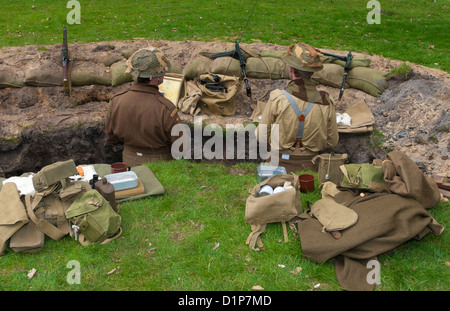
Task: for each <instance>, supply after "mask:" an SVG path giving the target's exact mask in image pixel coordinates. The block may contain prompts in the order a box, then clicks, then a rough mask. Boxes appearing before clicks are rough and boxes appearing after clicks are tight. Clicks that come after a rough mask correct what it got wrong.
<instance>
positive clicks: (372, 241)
mask: <svg viewBox="0 0 450 311" xmlns="http://www.w3.org/2000/svg"><path fill="white" fill-rule="evenodd" d="M386 160H387V161H388V162H385V164H384V166H383V169H384V176H385V177H384V178H385V182H386V184H387V188H388V189H389V192H382V193H369V192H366V193H365V196H360V195H358V194H356V193H355V192H354V191H350V190H345V189H342V188H338V189H339V191H336V192H335V193H334V194H333V197H334V200H335V202H336V203H338V204H342V205H344V206H347V207H348V208H351V209H353V210H354V211H355V212H356V213H357V215H358V221H357V222H356V223H355V224H354V225H353V226H351V227H349V228H347V229H345V230H344V231H342V236H341V237H340V238H339V239H334V238H333V237H332V236H331V235H330V234H329V233H327V232H323V230H322V228H323V225H322V224H321V223H320V222H319V220H318V219H316V218H314V217H312V216H311V215H309V214H307V213H303V214H302V215H300V216H299V219H300V221H299V222H298V230H299V235H300V241H301V247H302V253H303V255H304V256H305V257H306V258H308V259H310V260H312V261H314V262H317V263H323V262H325V261H327V260H330V259H334V260H335V271H336V276H337V278H338V281H339V284H340V286H341V287H342V288H343V289H347V290H373V289H374V288H375V283H374V282H368V281H367V276H368V274H369V272H370V269H371V268H367V266H366V264H367V263H368V261H370V260H372V259H376V257H377V256H378V255H381V254H385V253H388V252H392V251H394V250H396V249H397V248H398V247H400V246H401V245H402V244H404V243H406V242H408V241H409V240H411V239H422V238H423V237H424V236H426V235H427V234H429V233H433V234H434V235H436V236H439V235H441V234H442V232H443V230H444V227H443V226H442V225H441V224H439V223H438V222H437V221H436V220H435V219H434V218H433V216H432V215H431V214H430V213H429V212H428V211H427V209H428V208H431V207H433V206H435V205H437V204H439V201H440V195H439V191H438V188H437V185H436V184H435V183H434V184H433V181H432V180H431V179H430V178H428V177H427V176H425V175H424V174H423V173H422V172H421V171H420V170H419V168H418V167H417V166H416V165H415V164H414V162H412V160H410V159H409V158H408V157H407V156H406V155H405V154H403V153H401V152H398V151H393V152H391V153H389V154H388V156H387V157H386ZM389 161H390V162H389ZM391 163H392V164H391Z"/></svg>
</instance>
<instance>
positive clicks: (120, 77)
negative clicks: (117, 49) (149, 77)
mask: <svg viewBox="0 0 450 311" xmlns="http://www.w3.org/2000/svg"><path fill="white" fill-rule="evenodd" d="M110 70H111V85H112V86H116V85H121V84H124V83H128V82H133V76H132V75H131V73H126V72H125V71H126V70H127V64H126V62H124V61H120V62H117V63H114V64H112V65H111V67H110Z"/></svg>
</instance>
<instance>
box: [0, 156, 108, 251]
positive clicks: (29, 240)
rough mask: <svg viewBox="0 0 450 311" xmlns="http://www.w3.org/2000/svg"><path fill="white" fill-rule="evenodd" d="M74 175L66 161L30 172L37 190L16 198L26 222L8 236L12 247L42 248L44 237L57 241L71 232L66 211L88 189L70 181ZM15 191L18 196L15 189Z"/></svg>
mask: <svg viewBox="0 0 450 311" xmlns="http://www.w3.org/2000/svg"><path fill="white" fill-rule="evenodd" d="M77 174H78V171H77V170H76V166H75V163H74V161H73V160H68V161H60V162H55V163H53V164H50V165H48V166H45V167H44V168H42V169H41V170H40V171H39V172H38V173H37V174H35V175H33V184H34V185H35V186H36V187H37V189H40V190H36V192H35V194H34V195H31V194H27V195H24V196H23V199H22V200H20V202H21V204H22V209H23V212H24V213H25V218H26V222H25V223H24V225H23V226H22V227H21V228H20V230H17V231H16V232H15V233H14V234H13V235H12V236H11V239H10V248H11V249H12V250H14V251H15V252H35V251H38V250H40V249H42V247H43V245H44V239H45V236H48V237H50V238H51V239H53V240H59V239H61V238H62V237H64V236H66V235H70V236H73V235H74V230H73V229H74V228H73V227H72V226H71V223H70V221H69V219H68V218H67V216H66V212H67V211H68V210H69V209H70V207H71V206H72V205H73V203H74V202H75V201H76V200H77V199H78V198H80V197H81V196H82V195H83V194H84V193H86V192H88V191H91V190H92V188H91V186H90V184H89V183H88V182H85V181H71V180H70V178H69V177H70V176H73V175H77ZM10 185H14V184H13V183H6V184H5V185H4V186H3V188H2V191H6V190H4V189H5V187H6V189H8V187H10ZM16 192H17V193H16V196H18V197H19V192H18V191H17V188H16ZM102 198H103V197H102ZM105 200H106V199H105ZM2 201H3V200H2ZM9 201H11V202H14V201H13V200H9ZM16 201H17V200H16ZM2 205H3V204H2ZM110 208H111V209H112V207H110Z"/></svg>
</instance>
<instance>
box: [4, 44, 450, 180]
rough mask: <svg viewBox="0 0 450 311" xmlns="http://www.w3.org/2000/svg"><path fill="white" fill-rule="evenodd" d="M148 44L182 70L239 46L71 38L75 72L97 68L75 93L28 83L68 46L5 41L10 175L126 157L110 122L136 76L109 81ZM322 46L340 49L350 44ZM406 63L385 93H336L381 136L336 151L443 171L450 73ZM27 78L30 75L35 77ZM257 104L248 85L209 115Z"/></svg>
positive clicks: (240, 115) (278, 82)
mask: <svg viewBox="0 0 450 311" xmlns="http://www.w3.org/2000/svg"><path fill="white" fill-rule="evenodd" d="M148 45H151V46H155V47H158V48H160V49H162V50H164V51H165V53H166V54H167V55H168V57H169V59H171V61H172V62H173V64H172V69H173V71H175V72H182V71H183V70H184V69H185V68H187V67H188V65H189V64H192V62H193V61H195V60H196V59H199V58H202V57H203V58H204V56H200V53H201V52H213V53H216V52H222V51H228V50H231V49H233V44H232V43H224V42H194V41H180V42H169V41H120V42H101V43H90V44H69V50H70V52H71V53H72V56H73V59H74V68H77V70H78V74H79V73H80V72H85V71H86V70H88V71H89V72H90V73H91V74H93V77H94V78H92V79H93V80H90V81H88V83H87V85H74V86H73V88H72V93H71V96H66V95H65V94H64V92H63V89H62V86H61V85H60V84H61V79H60V77H59V76H56V78H55V77H53V78H55V84H57V85H51V84H49V85H45V86H43V85H29V84H33V83H30V81H32V80H31V78H32V77H33V75H32V73H34V72H36V70H37V69H38V70H42V68H44V69H45V68H47V67H48V68H47V69H51V70H52V72H58V73H61V72H62V68H61V65H60V56H61V45H52V46H25V47H10V48H3V49H1V50H0V80H1V79H4V78H5V74H4V73H5V72H6V73H7V74H6V77H7V78H8V77H10V76H12V75H13V76H14V77H15V80H14V81H13V82H14V83H16V85H1V83H0V168H1V169H2V170H3V172H4V173H6V174H7V175H10V176H11V175H16V174H19V173H21V172H29V171H32V172H36V171H38V170H39V169H40V168H42V167H43V166H45V165H48V164H50V163H53V162H55V161H58V160H64V159H68V158H71V159H74V160H75V161H76V163H77V164H89V163H113V162H115V161H118V160H120V152H119V153H117V152H113V150H112V148H111V146H108V144H107V143H106V140H105V133H104V122H105V116H106V112H107V106H108V102H109V99H110V98H111V97H112V96H113V95H114V94H116V93H118V92H122V91H124V90H126V89H128V88H129V87H130V86H131V84H132V83H130V82H123V83H121V84H118V85H112V83H110V82H109V81H110V79H111V78H112V72H111V70H112V65H114V64H118V63H119V64H120V63H122V62H124V61H125V60H126V58H127V57H129V55H130V53H131V52H133V51H135V50H137V49H139V48H142V47H146V46H148ZM242 47H244V48H251V49H255V50H259V51H267V50H270V51H283V50H285V49H286V47H283V46H277V45H273V44H263V43H254V44H242ZM318 48H320V47H318ZM323 51H324V52H328V53H333V54H336V55H346V53H347V52H345V51H332V50H326V49H325V50H323ZM352 53H353V54H354V55H355V57H360V58H364V59H369V60H370V61H371V62H370V67H371V68H374V69H377V70H380V71H382V72H385V73H387V72H389V71H390V70H391V69H393V68H397V67H399V66H400V65H401V64H403V63H404V62H401V61H396V60H390V59H386V58H383V57H381V56H376V55H366V54H362V53H357V52H352ZM407 64H408V65H409V66H411V69H412V71H411V73H410V75H409V76H408V77H407V79H406V80H402V79H393V80H389V81H388V82H389V83H388V88H387V89H386V90H385V91H384V93H383V94H381V96H379V97H374V96H371V95H369V94H367V93H365V92H363V91H361V90H357V89H353V88H346V89H345V92H344V96H343V99H342V100H341V101H337V102H336V111H337V112H340V113H343V112H345V111H346V109H348V108H349V107H351V106H352V104H353V103H356V102H357V101H360V100H363V101H365V102H366V103H367V105H368V107H369V108H370V109H371V110H372V112H373V114H374V117H375V122H376V124H375V128H376V132H375V133H374V135H372V134H367V135H363V134H357V135H354V134H341V135H340V139H339V143H338V146H337V147H336V148H335V152H337V153H347V154H348V155H349V159H350V162H353V163H367V162H371V161H372V160H373V159H374V158H383V157H384V154H385V153H386V151H389V150H400V151H403V152H405V153H406V154H407V155H408V156H410V157H411V158H412V159H413V160H414V161H415V162H416V163H417V164H418V165H419V167H420V168H421V169H422V170H423V171H424V172H427V173H429V174H431V173H433V172H435V173H442V172H445V171H446V170H449V167H450V165H449V158H448V154H449V153H450V124H449V123H450V122H449V118H450V112H449V102H450V100H449V94H450V91H449V90H450V87H449V86H450V75H449V74H448V73H446V72H443V71H439V70H436V69H431V68H426V67H423V66H420V65H416V64H412V63H408V62H407ZM79 77H80V75H79V76H78V78H79ZM105 78H106V80H107V81H106V80H105ZM27 79H28V80H27ZM23 81H28V84H24V83H23ZM0 82H1V81H0ZM287 82H288V80H285V79H250V86H251V88H252V93H253V95H254V96H253V98H256V99H259V100H261V101H267V100H268V97H269V93H270V91H271V90H273V89H276V88H284V87H285V85H286V84H287ZM318 89H320V90H325V91H327V92H328V93H330V95H331V96H332V97H333V98H335V99H337V98H338V96H339V88H336V87H331V86H326V85H320V84H319V85H318ZM252 104H254V101H252V100H251V99H249V98H248V97H247V96H246V94H245V88H242V90H241V91H240V92H239V93H238V94H237V95H236V108H237V112H236V115H234V116H231V117H220V116H203V121H204V123H205V124H212V123H216V124H219V125H221V126H222V127H224V128H225V125H226V124H238V123H240V124H244V125H245V124H247V123H249V122H251V120H250V116H251V114H252V108H251V106H252ZM180 117H181V119H182V120H183V121H184V122H185V123H187V124H192V122H193V118H192V116H189V115H185V114H182V113H180ZM205 140H207V137H206V138H204V141H205ZM247 152H248V148H247ZM247 158H248V157H247ZM218 161H221V160H218ZM254 161H259V159H257V160H254ZM228 163H230V161H228ZM0 173H1V171H0Z"/></svg>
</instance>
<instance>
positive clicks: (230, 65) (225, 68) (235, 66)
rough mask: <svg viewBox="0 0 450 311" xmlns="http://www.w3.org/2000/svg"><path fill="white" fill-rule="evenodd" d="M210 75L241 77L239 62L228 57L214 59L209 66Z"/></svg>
mask: <svg viewBox="0 0 450 311" xmlns="http://www.w3.org/2000/svg"><path fill="white" fill-rule="evenodd" d="M211 73H216V74H224V75H229V76H236V77H239V78H242V77H243V74H242V68H241V63H240V61H239V60H237V59H235V58H233V57H229V56H225V57H219V58H216V59H215V60H214V61H213V62H212V64H211Z"/></svg>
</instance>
